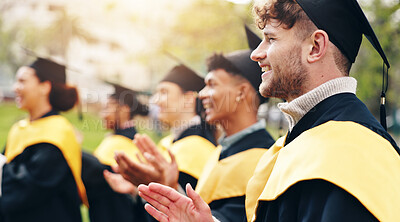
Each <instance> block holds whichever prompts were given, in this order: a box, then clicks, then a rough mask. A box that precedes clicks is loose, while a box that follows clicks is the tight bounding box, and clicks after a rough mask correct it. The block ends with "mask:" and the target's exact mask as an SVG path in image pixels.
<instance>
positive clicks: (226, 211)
mask: <svg viewBox="0 0 400 222" xmlns="http://www.w3.org/2000/svg"><path fill="white" fill-rule="evenodd" d="M209 206H210V208H211V213H212V215H213V216H214V217H215V218H217V219H218V220H219V221H221V222H243V221H244V220H245V218H244V215H246V212H245V197H244V196H240V197H232V198H227V199H222V200H216V201H213V202H211V203H210V204H209Z"/></svg>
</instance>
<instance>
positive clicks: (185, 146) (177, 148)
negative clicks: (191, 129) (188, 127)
mask: <svg viewBox="0 0 400 222" xmlns="http://www.w3.org/2000/svg"><path fill="white" fill-rule="evenodd" d="M170 150H171V152H172V153H173V154H174V155H175V159H176V163H177V164H178V169H179V171H180V172H184V173H186V174H189V175H190V176H192V177H194V178H196V179H198V178H199V177H200V175H201V173H202V172H203V168H204V165H205V164H206V162H207V160H208V158H209V157H210V156H211V154H212V152H213V151H214V150H215V146H214V144H212V143H211V142H210V141H209V140H207V139H205V138H203V137H201V136H197V135H193V136H187V137H185V138H183V139H180V140H178V141H176V142H175V143H173V144H172V145H171V147H170Z"/></svg>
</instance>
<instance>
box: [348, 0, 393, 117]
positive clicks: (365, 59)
mask: <svg viewBox="0 0 400 222" xmlns="http://www.w3.org/2000/svg"><path fill="white" fill-rule="evenodd" d="M363 8H364V11H365V12H366V13H367V16H368V18H369V20H370V23H371V26H372V28H373V29H374V31H375V34H376V35H377V37H378V39H379V41H380V43H381V46H382V48H383V50H384V51H385V54H386V56H387V58H388V60H389V63H390V65H391V68H390V69H389V75H390V76H389V91H388V94H387V99H388V100H387V101H388V102H389V104H388V108H389V110H388V113H390V112H391V111H390V110H391V109H393V108H396V107H399V104H400V98H399V97H398V96H396V95H399V94H400V87H398V85H399V84H400V29H399V27H400V23H399V21H400V18H396V15H397V16H398V15H399V14H400V11H399V10H400V4H399V3H398V2H396V1H395V0H393V1H391V2H388V1H383V0H372V1H370V2H369V4H367V5H366V6H365V7H363ZM382 63H383V62H382V59H381V58H380V56H379V54H378V53H377V52H376V51H375V49H374V48H373V47H372V46H371V44H370V43H369V42H368V40H367V39H366V38H364V39H363V43H362V45H361V49H360V52H359V55H358V57H357V61H356V63H355V64H354V67H353V68H352V72H351V73H352V75H353V76H354V77H355V78H357V80H358V91H357V95H358V96H359V97H360V98H361V100H363V101H364V102H365V103H366V104H367V106H368V107H369V109H370V110H371V111H372V112H373V113H374V114H375V116H379V101H380V92H381V88H382V65H383V64H382Z"/></svg>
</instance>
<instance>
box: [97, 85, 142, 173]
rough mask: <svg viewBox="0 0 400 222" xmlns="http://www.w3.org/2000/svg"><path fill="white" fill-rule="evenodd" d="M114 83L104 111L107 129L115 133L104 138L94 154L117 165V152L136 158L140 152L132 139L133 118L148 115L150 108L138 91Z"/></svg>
mask: <svg viewBox="0 0 400 222" xmlns="http://www.w3.org/2000/svg"><path fill="white" fill-rule="evenodd" d="M110 84H111V85H113V87H114V89H115V92H114V93H113V94H112V95H111V96H110V97H109V98H108V99H107V103H106V106H105V108H104V109H103V111H102V118H103V123H104V125H105V127H106V128H107V129H110V130H113V134H112V135H109V136H107V137H106V138H104V140H103V141H102V142H101V143H100V145H99V146H98V147H97V148H96V150H95V151H94V153H93V155H94V156H96V157H97V158H98V159H99V160H100V162H101V163H103V164H106V165H109V166H111V165H116V164H117V163H116V162H115V159H114V155H115V152H116V151H118V152H121V151H123V152H124V153H125V154H126V155H128V156H129V157H130V158H133V159H136V154H137V153H138V152H139V150H138V149H137V147H136V146H135V144H133V143H132V140H133V138H134V136H135V134H136V132H137V131H136V129H135V124H134V121H133V118H134V117H135V116H137V115H140V116H147V115H148V113H149V109H148V107H147V106H146V105H143V104H142V103H141V102H140V101H139V100H138V99H137V93H138V92H135V91H133V90H131V89H128V88H125V87H123V86H121V85H118V84H115V83H110Z"/></svg>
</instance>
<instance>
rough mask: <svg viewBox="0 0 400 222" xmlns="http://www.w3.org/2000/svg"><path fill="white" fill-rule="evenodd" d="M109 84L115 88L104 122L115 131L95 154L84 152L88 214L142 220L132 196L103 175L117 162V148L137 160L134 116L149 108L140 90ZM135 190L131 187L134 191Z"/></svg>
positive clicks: (94, 220) (96, 221)
mask: <svg viewBox="0 0 400 222" xmlns="http://www.w3.org/2000/svg"><path fill="white" fill-rule="evenodd" d="M110 84H111V85H113V87H114V89H115V92H114V93H113V94H111V95H110V96H109V98H108V100H107V103H106V105H105V107H104V109H103V111H102V118H103V123H104V126H105V127H106V128H107V129H110V130H113V133H112V134H111V135H108V136H106V137H105V138H104V139H103V141H102V142H101V143H100V145H99V146H98V147H97V149H96V150H95V151H94V156H93V155H91V154H89V153H85V152H83V155H82V179H83V182H84V184H85V187H86V190H87V196H88V200H89V204H90V208H89V217H90V221H91V222H102V221H104V222H108V221H113V220H115V221H118V222H125V221H126V222H132V221H140V220H139V218H138V217H139V215H138V214H137V213H136V210H134V209H135V206H136V205H135V204H133V200H132V198H131V196H130V195H127V194H120V193H116V192H114V191H113V190H112V189H111V187H110V186H109V185H108V183H107V182H106V180H105V179H104V176H103V170H105V169H107V170H111V166H113V165H116V162H115V160H114V155H115V154H114V153H115V152H116V151H118V152H121V151H123V152H124V153H126V154H127V155H128V156H129V157H130V158H132V159H134V160H135V161H137V159H136V154H137V153H139V150H138V148H137V147H136V146H135V144H134V143H133V142H132V140H133V137H134V136H135V134H136V129H135V125H134V121H133V118H134V117H135V116H136V115H142V116H145V115H147V114H148V108H147V106H145V105H143V104H142V103H140V102H139V100H138V99H137V98H136V94H137V92H135V91H133V90H131V89H128V88H125V87H122V86H120V85H118V84H114V83H110ZM134 191H135V189H132V191H131V192H134Z"/></svg>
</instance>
